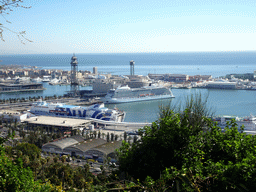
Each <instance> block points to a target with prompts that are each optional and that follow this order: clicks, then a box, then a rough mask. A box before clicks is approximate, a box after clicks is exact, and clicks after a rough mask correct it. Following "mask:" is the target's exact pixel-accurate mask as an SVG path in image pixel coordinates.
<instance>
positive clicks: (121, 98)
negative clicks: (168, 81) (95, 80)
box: [101, 85, 174, 103]
mask: <svg viewBox="0 0 256 192" xmlns="http://www.w3.org/2000/svg"><path fill="white" fill-rule="evenodd" d="M169 98H174V96H173V94H172V92H171V90H170V89H169V88H167V87H164V86H157V85H151V86H146V87H141V88H130V87H129V86H123V87H118V88H117V89H111V90H109V92H108V93H107V95H106V96H105V97H104V98H102V99H101V100H102V101H103V102H104V103H128V102H138V101H147V100H154V99H169Z"/></svg>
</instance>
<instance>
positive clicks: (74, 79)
mask: <svg viewBox="0 0 256 192" xmlns="http://www.w3.org/2000/svg"><path fill="white" fill-rule="evenodd" d="M70 64H71V92H72V93H73V94H74V95H77V93H78V80H77V72H78V61H77V57H76V56H75V54H73V56H72V57H71V62H70Z"/></svg>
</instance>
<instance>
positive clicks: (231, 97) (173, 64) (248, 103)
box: [0, 52, 256, 122]
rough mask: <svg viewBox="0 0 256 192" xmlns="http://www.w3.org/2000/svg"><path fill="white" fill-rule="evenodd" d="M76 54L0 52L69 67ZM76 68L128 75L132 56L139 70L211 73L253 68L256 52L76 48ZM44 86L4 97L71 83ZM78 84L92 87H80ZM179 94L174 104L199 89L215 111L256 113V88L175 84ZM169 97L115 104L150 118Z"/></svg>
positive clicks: (130, 115)
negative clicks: (121, 51) (116, 51)
mask: <svg viewBox="0 0 256 192" xmlns="http://www.w3.org/2000/svg"><path fill="white" fill-rule="evenodd" d="M71 56H72V54H70V55H67V54H55V55H7V56H0V60H2V62H1V64H2V65H9V64H18V65H30V66H37V67H40V68H45V69H64V70H70V58H71ZM76 56H77V57H78V61H79V64H78V70H90V71H92V68H93V67H98V71H99V72H100V73H112V74H113V75H128V74H129V71H130V68H129V67H130V66H129V61H130V60H134V61H135V74H140V75H147V74H148V73H178V74H188V75H197V74H201V75H204V74H207V75H212V76H213V77H219V76H224V75H226V74H231V73H253V71H254V70H256V67H255V66H256V65H255V62H256V52H219V53H168V54H164V53H161V54H156V53H152V54H76ZM44 87H45V88H46V90H44V91H41V92H26V93H9V94H0V98H1V99H4V98H5V99H6V98H18V97H25V98H27V97H29V96H31V97H34V96H36V97H37V96H43V97H45V96H52V95H57V96H58V95H63V94H65V93H66V92H67V91H70V86H68V85H67V86H59V85H55V86H51V85H48V84H47V83H46V84H44ZM80 89H91V87H81V88H80ZM172 92H173V94H174V96H175V98H174V99H172V102H173V104H177V103H184V101H185V99H186V97H187V96H189V95H191V94H193V93H201V95H202V96H203V97H206V96H208V105H209V107H211V108H212V109H213V111H214V112H215V115H236V116H240V117H243V116H249V115H250V114H253V115H256V91H249V90H219V89H172ZM169 102H170V100H162V101H158V100H154V101H144V102H135V103H125V104H116V105H106V106H107V107H109V108H114V107H115V106H116V107H117V108H119V109H120V110H123V111H125V112H126V118H125V121H127V122H152V121H155V120H156V119H157V118H158V112H159V108H158V106H159V105H161V104H164V105H165V104H169Z"/></svg>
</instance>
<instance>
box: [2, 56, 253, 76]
mask: <svg viewBox="0 0 256 192" xmlns="http://www.w3.org/2000/svg"><path fill="white" fill-rule="evenodd" d="M76 56H77V58H78V62H79V64H78V69H79V70H90V71H92V69H93V67H98V71H99V72H100V73H112V74H115V75H128V74H129V73H130V65H129V61H130V60H134V61H135V74H138V75H147V74H148V73H160V74H161V73H176V74H188V75H197V74H199V75H200V74H201V75H206V74H209V75H212V76H213V77H218V76H224V75H226V74H231V73H252V72H253V71H254V70H256V67H255V66H256V52H252V51H251V52H196V53H189V52H187V53H185V52H184V53H129V54H128V53H126V54H76ZM71 57H72V54H47V55H6V56H3V55H2V56H0V60H2V62H0V64H2V65H8V64H20V65H30V66H38V67H41V68H44V69H64V70H70V68H71V67H70V59H71Z"/></svg>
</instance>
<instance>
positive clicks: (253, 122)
mask: <svg viewBox="0 0 256 192" xmlns="http://www.w3.org/2000/svg"><path fill="white" fill-rule="evenodd" d="M212 119H213V121H215V122H217V123H218V125H219V126H220V127H221V128H225V127H226V125H227V122H228V121H231V119H235V120H236V124H237V126H238V128H240V127H241V126H242V125H243V126H244V129H245V131H256V117H255V116H253V115H250V116H249V117H237V116H229V115H224V116H218V117H213V118H212Z"/></svg>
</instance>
